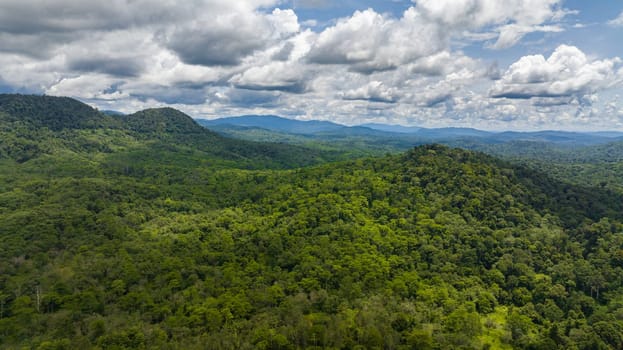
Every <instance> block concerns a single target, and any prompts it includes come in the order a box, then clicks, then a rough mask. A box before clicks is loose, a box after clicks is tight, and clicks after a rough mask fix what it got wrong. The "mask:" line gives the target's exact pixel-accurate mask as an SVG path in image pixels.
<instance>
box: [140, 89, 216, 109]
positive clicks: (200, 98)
mask: <svg viewBox="0 0 623 350" xmlns="http://www.w3.org/2000/svg"><path fill="white" fill-rule="evenodd" d="M130 95H131V96H132V97H135V98H137V99H139V100H141V101H147V100H149V99H154V100H156V101H158V102H162V103H166V104H185V105H201V104H204V103H206V100H207V98H206V93H205V92H204V91H203V90H196V89H184V88H179V87H173V88H172V87H170V86H149V87H143V88H141V89H140V92H133V93H131V94H130Z"/></svg>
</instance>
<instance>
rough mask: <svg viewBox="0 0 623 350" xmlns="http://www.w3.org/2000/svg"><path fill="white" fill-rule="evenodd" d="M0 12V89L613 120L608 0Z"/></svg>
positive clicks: (476, 121) (614, 47) (620, 86)
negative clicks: (0, 40)
mask: <svg viewBox="0 0 623 350" xmlns="http://www.w3.org/2000/svg"><path fill="white" fill-rule="evenodd" d="M24 14H28V15H24ZM0 23H2V25H0V37H1V38H2V41H3V48H2V50H0V93H25V94H47V95H53V96H70V97H74V98H76V99H79V100H80V101H83V102H85V103H88V104H89V105H91V106H95V107H97V108H98V109H101V110H116V111H120V112H124V113H129V112H132V111H136V110H141V109H145V108H153V107H161V106H170V107H174V108H176V109H179V110H182V111H184V112H185V113H187V114H188V115H191V116H193V118H201V119H210V118H217V117H222V116H235V115H250V114H272V115H278V116H283V117H286V118H290V119H296V120H312V119H313V120H327V121H332V122H335V123H339V124H344V125H360V124H365V123H383V124H389V125H404V126H418V127H426V128H441V127H470V128H475V129H479V130H491V131H502V130H521V131H535V130H551V129H555V130H564V131H579V132H582V131H596V130H603V131H614V130H616V131H621V130H623V104H622V103H621V101H620V100H621V96H623V59H622V58H621V57H623V47H621V45H618V42H619V41H620V37H621V35H622V34H623V3H618V2H612V1H606V0H596V1H592V2H590V3H587V2H585V1H584V2H583V1H581V0H547V1H540V2H536V3H535V2H534V1H530V0H513V1H510V2H506V3H505V4H504V5H503V6H501V5H499V3H498V2H496V1H495V0H465V1H460V2H456V1H451V0H421V1H417V2H416V1H408V0H395V1H381V0H365V1H359V2H337V3H334V2H329V1H323V0H320V1H319V0H298V1H292V0H290V1H285V0H240V1H237V2H233V3H232V2H229V1H225V0H210V1H208V0H200V1H196V2H192V3H183V4H175V6H174V5H173V4H170V3H162V2H154V1H151V0H141V1H137V2H126V1H120V2H115V3H113V4H99V3H88V2H87V3H83V2H75V1H70V0H59V1H57V2H55V4H54V5H53V6H51V5H49V4H48V5H46V4H45V2H44V1H42V0H19V1H18V0H7V1H3V2H2V3H0Z"/></svg>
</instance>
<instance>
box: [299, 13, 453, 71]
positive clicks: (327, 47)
mask: <svg viewBox="0 0 623 350" xmlns="http://www.w3.org/2000/svg"><path fill="white" fill-rule="evenodd" d="M407 43H408V44H407ZM446 44H447V43H446V39H445V38H444V34H443V31H442V30H441V28H440V27H438V26H435V25H432V24H431V23H428V22H426V21H422V20H421V16H420V15H419V13H418V11H417V10H416V9H415V8H414V7H411V8H410V9H408V10H407V11H405V13H404V15H403V17H402V18H400V19H394V18H389V17H387V16H384V15H381V14H379V13H377V12H375V11H374V10H372V9H368V10H365V11H357V12H355V13H354V14H353V16H351V17H349V18H345V19H341V20H340V21H338V23H337V24H336V25H335V26H333V27H330V28H327V29H326V30H324V31H323V32H322V33H320V34H319V35H318V38H317V40H316V42H315V43H314V45H313V46H312V48H311V51H310V53H309V55H308V60H309V61H310V62H313V63H319V64H348V65H351V68H352V69H353V70H355V71H360V72H374V71H379V70H387V69H394V68H396V67H398V66H399V65H402V64H404V63H408V62H410V61H412V60H415V59H417V58H420V57H424V56H427V55H431V54H433V53H435V52H438V51H439V50H441V49H442V48H444V47H445V46H446Z"/></svg>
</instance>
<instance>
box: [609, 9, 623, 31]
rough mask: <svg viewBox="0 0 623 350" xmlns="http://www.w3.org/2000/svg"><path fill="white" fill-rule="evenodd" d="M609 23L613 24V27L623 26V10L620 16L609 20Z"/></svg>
mask: <svg viewBox="0 0 623 350" xmlns="http://www.w3.org/2000/svg"><path fill="white" fill-rule="evenodd" d="M608 24H609V25H611V26H613V27H623V12H621V14H619V17H617V18H615V19H613V20H610V21H608Z"/></svg>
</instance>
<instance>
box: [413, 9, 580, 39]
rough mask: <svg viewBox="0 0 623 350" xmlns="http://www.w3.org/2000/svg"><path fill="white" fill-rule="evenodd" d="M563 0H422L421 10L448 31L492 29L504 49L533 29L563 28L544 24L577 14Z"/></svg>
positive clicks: (552, 29)
mask: <svg viewBox="0 0 623 350" xmlns="http://www.w3.org/2000/svg"><path fill="white" fill-rule="evenodd" d="M414 2H415V1H414ZM561 3H562V1H561V0H508V1H498V0H418V1H417V9H418V10H419V11H420V13H421V14H422V15H423V17H424V18H426V19H428V20H430V21H434V22H436V23H438V24H439V26H442V27H444V28H447V30H453V31H455V32H460V31H463V30H467V31H480V30H482V29H487V28H488V29H490V30H492V31H493V32H496V33H497V34H498V38H497V41H496V42H495V43H494V44H492V45H491V47H492V48H495V49H503V48H507V47H510V46H513V45H515V44H516V43H517V42H518V41H519V40H520V39H521V38H522V37H523V36H525V35H526V34H529V33H532V32H551V31H561V30H562V28H560V27H558V26H555V25H543V24H546V23H550V22H552V23H554V22H557V21H559V20H560V19H562V18H563V17H564V16H566V15H568V14H571V13H574V12H572V11H568V10H564V9H562V8H560V4H561Z"/></svg>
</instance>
